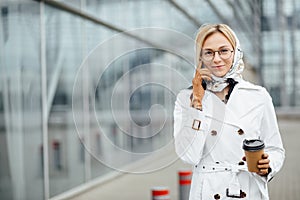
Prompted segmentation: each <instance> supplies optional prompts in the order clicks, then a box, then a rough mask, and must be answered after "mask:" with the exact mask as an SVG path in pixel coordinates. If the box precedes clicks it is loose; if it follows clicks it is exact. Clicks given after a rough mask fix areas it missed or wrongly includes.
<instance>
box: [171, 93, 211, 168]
mask: <svg viewBox="0 0 300 200" xmlns="http://www.w3.org/2000/svg"><path fill="white" fill-rule="evenodd" d="M207 127H208V126H207V122H206V120H205V115H204V113H203V112H202V111H199V110H197V109H195V108H192V107H191V106H190V98H189V94H187V93H186V92H180V93H179V94H178V95H177V99H176V102H175V109H174V139H175V150H176V153H177V155H178V156H179V157H180V158H181V159H182V160H183V161H185V162H187V163H189V164H192V165H196V164H198V163H199V161H200V159H201V156H202V152H203V148H204V144H205V139H206V134H205V133H206V132H207V131H206V129H207ZM197 129H199V130H197Z"/></svg>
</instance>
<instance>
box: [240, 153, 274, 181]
mask: <svg viewBox="0 0 300 200" xmlns="http://www.w3.org/2000/svg"><path fill="white" fill-rule="evenodd" d="M268 158H269V155H268V154H267V153H264V154H263V155H262V158H261V159H260V160H259V161H258V163H257V168H258V169H259V172H257V174H258V175H260V176H266V175H268V173H269V168H270V160H269V159H268ZM242 160H243V161H246V157H245V156H243V158H242Z"/></svg>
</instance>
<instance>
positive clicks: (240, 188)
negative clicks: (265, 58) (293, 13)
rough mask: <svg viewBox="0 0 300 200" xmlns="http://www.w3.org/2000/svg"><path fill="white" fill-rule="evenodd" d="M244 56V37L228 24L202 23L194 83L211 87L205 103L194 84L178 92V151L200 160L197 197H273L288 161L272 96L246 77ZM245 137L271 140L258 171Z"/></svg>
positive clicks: (193, 161) (191, 160) (187, 159)
mask: <svg viewBox="0 0 300 200" xmlns="http://www.w3.org/2000/svg"><path fill="white" fill-rule="evenodd" d="M242 57H243V55H242V51H241V48H240V45H239V40H238V38H237V37H236V35H235V34H234V32H233V31H232V30H231V29H230V28H229V27H228V26H227V25H224V24H209V25H205V26H202V27H201V28H200V29H199V32H198V34H197V37H196V61H197V71H196V74H195V77H194V80H193V85H194V84H195V83H198V84H202V85H203V87H204V88H205V89H206V90H205V93H204V97H203V99H202V109H201V110H198V109H195V108H194V107H193V106H194V105H193V90H192V89H191V88H189V89H185V90H182V91H181V92H180V93H179V94H178V96H177V100H176V102H175V110H174V138H175V148H176V153H177V154H178V156H179V157H180V158H181V159H182V160H183V161H185V162H187V163H190V164H192V165H194V170H193V171H194V172H193V178H192V185H191V190H190V199H192V200H196V199H197V200H200V199H202V200H209V199H237V198H243V199H249V200H260V199H261V200H266V199H269V196H268V189H267V182H268V181H270V180H271V179H272V177H273V176H274V175H275V174H276V173H277V172H278V171H279V170H280V168H281V167H282V164H283V161H284V158H285V155H284V148H283V145H282V141H281V136H280V133H279V129H278V125H277V120H276V116H275V111H274V106H273V104H272V99H271V97H270V95H269V94H268V92H267V91H266V90H265V88H263V87H260V86H256V85H253V84H251V83H249V82H247V81H245V80H243V79H242V76H241V72H242V71H243V68H244V64H243V60H242ZM202 80H204V81H203V82H201V81H202ZM194 89H195V85H194ZM194 93H195V91H194ZM245 139H261V140H263V141H264V143H265V149H264V152H265V153H264V154H263V156H262V158H261V160H259V162H258V164H257V167H258V168H259V172H257V173H255V172H249V171H248V169H247V164H246V162H245V157H244V151H243V149H242V143H243V140H245Z"/></svg>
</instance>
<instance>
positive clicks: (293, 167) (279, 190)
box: [70, 118, 300, 200]
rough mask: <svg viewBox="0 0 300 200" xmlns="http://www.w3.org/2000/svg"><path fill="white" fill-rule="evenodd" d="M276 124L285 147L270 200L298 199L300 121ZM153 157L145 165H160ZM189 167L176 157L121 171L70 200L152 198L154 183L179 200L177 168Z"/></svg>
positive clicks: (172, 197)
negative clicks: (167, 163)
mask: <svg viewBox="0 0 300 200" xmlns="http://www.w3.org/2000/svg"><path fill="white" fill-rule="evenodd" d="M279 127H280V130H281V134H282V139H283V142H284V146H285V148H286V161H285V164H284V167H283V169H282V171H281V172H280V173H279V174H278V175H277V176H276V177H275V178H274V179H273V180H272V181H271V182H270V183H269V189H270V199H271V200H296V199H300V167H299V166H300V157H299V154H300V145H298V143H300V120H299V118H298V119H281V120H280V121H279ZM166 154H168V155H167V156H176V155H175V154H174V151H170V152H166ZM164 156H166V155H162V156H161V158H153V160H152V161H151V160H149V161H148V162H147V163H145V164H146V165H147V167H151V168H152V167H153V168H154V167H156V166H155V165H157V166H158V167H159V165H160V163H161V162H162V159H163V157H164ZM182 168H190V167H189V166H187V165H185V164H183V163H182V162H181V161H180V160H177V161H176V162H174V163H173V164H172V165H170V166H168V167H166V168H163V169H161V170H157V171H155V172H153V173H147V174H123V175H121V176H119V177H117V178H116V179H114V180H111V181H109V182H106V183H104V184H101V185H99V186H98V187H95V188H93V189H91V190H89V191H87V192H85V193H82V194H80V195H77V196H76V197H74V198H70V200H99V199H105V200H135V199H143V200H151V192H150V191H151V188H152V187H153V186H168V187H169V189H170V192H171V199H172V200H177V199H178V185H177V182H178V179H177V171H178V170H179V169H182Z"/></svg>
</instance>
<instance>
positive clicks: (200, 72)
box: [194, 68, 212, 82]
mask: <svg viewBox="0 0 300 200" xmlns="http://www.w3.org/2000/svg"><path fill="white" fill-rule="evenodd" d="M200 77H201V78H202V79H203V80H205V81H208V82H209V81H212V78H211V72H210V71H209V70H208V69H207V68H197V72H196V74H195V77H194V78H195V79H196V80H197V79H198V81H200Z"/></svg>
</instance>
